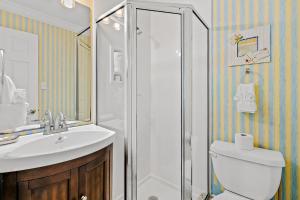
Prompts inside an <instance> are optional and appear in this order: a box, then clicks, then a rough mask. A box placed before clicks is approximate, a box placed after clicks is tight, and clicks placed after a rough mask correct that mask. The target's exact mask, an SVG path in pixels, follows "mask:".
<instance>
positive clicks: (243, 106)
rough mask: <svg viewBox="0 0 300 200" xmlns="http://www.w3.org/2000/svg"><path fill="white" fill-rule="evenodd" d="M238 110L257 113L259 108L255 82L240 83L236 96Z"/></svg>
mask: <svg viewBox="0 0 300 200" xmlns="http://www.w3.org/2000/svg"><path fill="white" fill-rule="evenodd" d="M234 100H235V101H237V111H238V112H248V113H255V112H256V110H257V106H256V98H255V88H254V83H249V84H240V85H239V86H238V89H237V93H236V95H235V97H234Z"/></svg>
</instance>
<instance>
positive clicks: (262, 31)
mask: <svg viewBox="0 0 300 200" xmlns="http://www.w3.org/2000/svg"><path fill="white" fill-rule="evenodd" d="M228 49H229V58H228V63H227V66H239V65H251V64H256V63H266V62H271V52H270V25H267V26H259V27H257V28H254V29H249V30H244V31H241V32H236V33H234V34H232V35H231V38H230V42H228Z"/></svg>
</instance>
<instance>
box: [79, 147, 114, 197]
mask: <svg viewBox="0 0 300 200" xmlns="http://www.w3.org/2000/svg"><path fill="white" fill-rule="evenodd" d="M102 153H104V154H103V155H99V157H98V158H97V159H95V160H93V161H91V162H89V163H88V164H86V165H83V166H81V167H80V168H79V199H85V200H110V199H111V180H110V174H111V167H110V164H111V163H110V153H109V152H102Z"/></svg>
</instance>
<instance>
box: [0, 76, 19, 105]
mask: <svg viewBox="0 0 300 200" xmlns="http://www.w3.org/2000/svg"><path fill="white" fill-rule="evenodd" d="M2 83H3V84H2ZM15 91H16V86H15V84H14V82H13V81H12V80H11V78H10V77H9V76H7V75H4V77H3V80H2V76H1V77H0V104H10V103H12V102H13V98H14V94H15Z"/></svg>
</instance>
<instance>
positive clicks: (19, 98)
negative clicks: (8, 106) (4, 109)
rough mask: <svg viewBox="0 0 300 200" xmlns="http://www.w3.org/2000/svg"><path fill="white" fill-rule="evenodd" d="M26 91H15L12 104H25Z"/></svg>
mask: <svg viewBox="0 0 300 200" xmlns="http://www.w3.org/2000/svg"><path fill="white" fill-rule="evenodd" d="M26 102H27V101H26V90H24V89H16V91H15V93H14V96H13V100H12V103H13V104H17V103H26Z"/></svg>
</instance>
